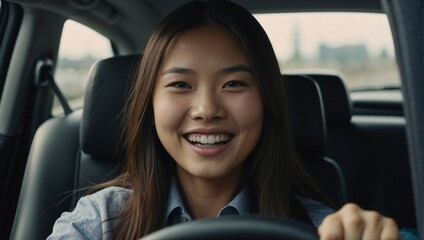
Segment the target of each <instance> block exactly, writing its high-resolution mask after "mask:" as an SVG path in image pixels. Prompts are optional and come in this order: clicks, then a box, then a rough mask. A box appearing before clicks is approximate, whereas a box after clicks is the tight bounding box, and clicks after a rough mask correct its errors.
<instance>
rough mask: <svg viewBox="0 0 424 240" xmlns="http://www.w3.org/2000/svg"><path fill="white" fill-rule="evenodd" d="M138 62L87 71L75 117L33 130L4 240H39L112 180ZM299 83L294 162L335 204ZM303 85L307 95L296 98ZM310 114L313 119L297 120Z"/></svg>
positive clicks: (333, 173)
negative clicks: (91, 189) (82, 193)
mask: <svg viewBox="0 0 424 240" xmlns="http://www.w3.org/2000/svg"><path fill="white" fill-rule="evenodd" d="M139 58H140V57H139V56H138V55H133V56H119V57H114V58H110V59H105V60H102V61H100V62H98V63H97V64H96V65H95V66H94V67H93V68H92V69H91V71H90V77H89V85H88V87H87V92H86V97H85V104H84V108H83V110H82V111H75V112H73V113H71V114H69V115H66V116H62V117H58V118H53V119H50V120H48V121H46V122H45V123H43V124H42V126H40V127H39V129H38V130H37V132H36V135H35V137H34V140H33V143H32V146H31V151H30V154H29V157H28V163H27V167H26V171H25V175H24V181H23V185H22V189H21V195H20V198H19V204H18V209H17V212H16V217H15V221H14V226H13V230H12V239H34V238H36V239H38V238H40V239H45V238H46V237H47V236H48V235H49V234H50V233H51V231H52V226H53V224H54V222H55V220H56V219H57V218H58V217H59V216H60V215H61V213H62V212H64V211H68V210H70V209H72V208H73V207H74V206H75V201H76V200H77V199H78V197H79V194H78V192H75V189H81V188H84V187H88V186H91V185H93V184H96V183H101V182H103V181H106V180H108V179H111V178H113V177H115V176H116V175H117V173H118V172H119V166H120V163H121V160H122V159H123V156H122V141H121V137H122V136H121V134H122V124H121V119H122V109H123V108H124V105H125V101H126V98H127V94H128V93H127V92H128V88H129V86H130V82H131V81H130V80H131V79H132V78H133V76H132V75H133V73H134V70H135V69H136V66H137V65H138V62H139ZM301 79H302V80H299V81H289V82H292V84H291V85H292V87H291V91H293V92H296V93H294V94H291V96H292V97H293V98H292V101H291V103H293V104H294V106H293V107H292V109H293V110H294V116H295V118H294V120H293V122H294V123H295V124H294V125H295V131H294V132H295V137H296V139H297V141H296V142H297V146H298V149H299V150H300V151H301V152H305V153H308V154H305V155H304V156H305V157H304V158H302V159H303V160H304V162H305V164H306V165H307V166H310V167H308V169H309V170H310V171H311V172H314V174H313V175H314V176H315V179H317V182H318V184H319V185H321V186H322V187H324V190H325V191H326V192H327V193H329V195H330V196H333V199H336V200H335V201H336V202H337V201H339V200H337V199H340V197H338V196H339V195H340V194H341V191H342V190H340V189H341V188H342V186H341V185H340V189H339V185H338V184H339V183H338V181H339V180H340V177H341V176H340V172H339V171H337V169H336V168H335V166H334V164H333V163H328V161H326V160H325V159H323V157H322V146H323V141H324V138H325V137H324V136H325V135H324V132H325V130H324V124H323V123H324V120H323V115H322V114H323V112H322V104H321V100H320V97H319V90H318V88H317V87H316V85H315V84H314V83H313V81H311V79H308V78H307V77H302V78H301ZM305 79H306V80H305ZM302 83H304V84H302ZM311 84H312V85H311ZM305 85H306V88H305V89H308V90H307V91H306V90H302V89H303V88H304V86H305ZM308 86H309V87H308ZM310 94H312V95H311V96H313V97H311V98H310V97H309V95H310ZM304 105H307V106H304ZM316 107H317V108H316ZM315 108H316V109H315ZM310 110H311V111H314V113H313V114H312V115H305V114H310V113H309V111H310ZM305 126H307V127H308V129H310V130H305ZM297 129H299V131H297ZM312 129H313V130H312ZM311 153H313V154H311ZM315 169H319V171H318V172H317V171H315ZM327 184H328V185H327ZM335 185H336V187H334V186H335ZM328 186H331V188H329V187H328ZM335 189H336V190H335Z"/></svg>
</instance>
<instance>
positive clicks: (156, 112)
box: [153, 96, 185, 134]
mask: <svg viewBox="0 0 424 240" xmlns="http://www.w3.org/2000/svg"><path fill="white" fill-rule="evenodd" d="M184 108H185V104H184V103H183V102H182V101H177V100H175V99H170V98H167V97H166V96H157V97H154V98H153V116H154V124H155V126H156V130H157V131H158V134H160V133H161V132H163V131H167V130H176V129H177V128H178V127H179V124H180V122H181V121H182V119H183V118H184V113H185V110H184Z"/></svg>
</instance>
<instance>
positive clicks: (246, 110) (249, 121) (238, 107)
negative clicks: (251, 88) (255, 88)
mask: <svg viewBox="0 0 424 240" xmlns="http://www.w3.org/2000/svg"><path fill="white" fill-rule="evenodd" d="M229 111H230V112H231V115H232V116H233V118H234V120H235V121H236V122H237V124H238V125H239V127H240V128H242V129H246V130H248V129H257V130H259V131H260V130H261V129H262V122H263V106H262V100H261V98H260V97H259V93H256V92H255V93H252V94H248V95H244V96H241V97H240V98H239V99H237V100H235V99H232V100H231V99H230V100H229Z"/></svg>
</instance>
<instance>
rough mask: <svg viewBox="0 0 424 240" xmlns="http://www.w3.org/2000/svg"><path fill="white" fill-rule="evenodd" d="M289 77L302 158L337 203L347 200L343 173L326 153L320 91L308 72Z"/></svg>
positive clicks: (295, 128) (294, 127) (291, 105)
mask: <svg viewBox="0 0 424 240" xmlns="http://www.w3.org/2000/svg"><path fill="white" fill-rule="evenodd" d="M283 77H285V78H286V79H287V81H288V87H289V103H290V114H291V115H290V116H291V124H292V127H293V134H294V140H295V144H296V148H297V152H298V154H299V157H300V160H301V161H302V162H303V165H304V166H305V167H306V170H308V172H309V174H310V175H311V177H312V178H313V180H314V181H315V182H316V183H317V185H318V186H319V187H320V188H321V189H322V190H323V191H324V193H326V194H327V196H329V197H330V199H331V200H332V201H333V202H334V204H336V205H337V206H341V205H342V204H344V203H346V198H347V197H346V186H345V181H344V174H343V172H342V170H341V168H340V167H339V165H338V164H337V163H336V162H335V161H334V160H333V159H331V158H329V157H328V156H326V155H325V154H324V146H325V142H326V133H327V131H326V125H325V121H326V120H325V116H324V108H323V102H322V98H321V92H320V89H319V87H318V85H317V84H316V82H315V81H314V80H313V79H312V78H310V77H308V76H306V75H284V76H283Z"/></svg>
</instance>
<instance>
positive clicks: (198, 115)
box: [190, 90, 227, 121]
mask: <svg viewBox="0 0 424 240" xmlns="http://www.w3.org/2000/svg"><path fill="white" fill-rule="evenodd" d="M226 115H227V113H226V110H225V106H224V105H223V103H222V101H221V98H220V96H219V94H217V93H215V92H214V91H212V90H205V91H201V92H198V93H196V95H195V97H194V98H193V99H192V108H191V111H190V117H191V118H192V119H194V120H202V121H211V120H217V119H223V118H225V117H226Z"/></svg>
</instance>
